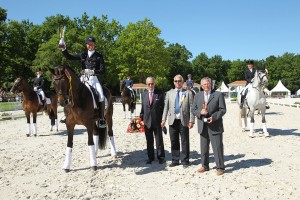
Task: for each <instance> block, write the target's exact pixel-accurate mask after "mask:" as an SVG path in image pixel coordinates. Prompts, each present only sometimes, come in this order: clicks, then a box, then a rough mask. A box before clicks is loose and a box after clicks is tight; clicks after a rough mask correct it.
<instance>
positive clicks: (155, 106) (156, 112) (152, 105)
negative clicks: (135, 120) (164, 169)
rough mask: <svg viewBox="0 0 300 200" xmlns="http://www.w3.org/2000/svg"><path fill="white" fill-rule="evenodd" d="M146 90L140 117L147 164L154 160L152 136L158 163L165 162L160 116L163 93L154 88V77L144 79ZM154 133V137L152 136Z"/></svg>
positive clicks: (162, 107)
mask: <svg viewBox="0 0 300 200" xmlns="http://www.w3.org/2000/svg"><path fill="white" fill-rule="evenodd" d="M146 84H147V87H148V90H145V91H144V92H143V93H142V109H141V113H140V117H141V118H142V119H143V121H144V126H145V136H146V141H147V154H148V160H147V164H151V163H152V161H153V160H154V158H155V156H154V138H155V143H156V150H157V154H156V156H157V159H158V162H159V164H163V163H164V162H165V149H164V141H163V136H162V128H161V126H160V125H161V124H160V123H161V118H162V114H163V110H164V94H163V93H162V92H161V91H159V90H157V89H155V88H154V87H155V78H154V77H148V78H147V79H146ZM153 134H154V137H153Z"/></svg>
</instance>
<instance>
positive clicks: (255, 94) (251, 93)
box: [237, 71, 270, 138]
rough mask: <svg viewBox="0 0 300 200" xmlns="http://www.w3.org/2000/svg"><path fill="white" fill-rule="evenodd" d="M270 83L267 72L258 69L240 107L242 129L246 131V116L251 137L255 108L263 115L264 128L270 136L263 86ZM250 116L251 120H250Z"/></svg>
mask: <svg viewBox="0 0 300 200" xmlns="http://www.w3.org/2000/svg"><path fill="white" fill-rule="evenodd" d="M266 83H268V78H267V76H266V73H265V72H263V71H256V72H255V75H254V79H253V83H252V87H251V86H250V87H249V89H248V93H247V95H246V98H245V101H244V106H243V108H242V109H240V115H241V120H242V131H243V132H244V131H245V129H246V116H247V118H248V121H250V122H249V137H252V138H253V137H254V134H253V132H254V112H255V110H259V111H260V113H261V117H262V130H263V133H264V135H265V137H269V136H270V135H269V133H268V131H267V127H266V119H265V113H266V97H265V95H264V93H263V89H262V88H263V86H264V85H265V84H266ZM237 100H238V104H239V105H240V102H241V94H240V92H239V94H238V97H237ZM246 108H248V113H247V115H246V110H247V109H246ZM249 118H250V120H249Z"/></svg>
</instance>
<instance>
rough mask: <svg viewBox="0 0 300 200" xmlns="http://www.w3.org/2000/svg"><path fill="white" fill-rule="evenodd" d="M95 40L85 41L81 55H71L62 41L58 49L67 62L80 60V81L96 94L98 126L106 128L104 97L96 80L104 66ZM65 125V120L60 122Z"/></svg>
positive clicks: (90, 38)
mask: <svg viewBox="0 0 300 200" xmlns="http://www.w3.org/2000/svg"><path fill="white" fill-rule="evenodd" d="M95 44H96V40H95V38H94V37H92V36H88V37H87V38H86V40H85V45H86V50H85V51H84V52H82V53H78V54H73V55H71V54H70V53H69V52H68V50H67V48H66V43H65V41H64V40H62V41H60V44H59V47H60V48H61V49H62V54H63V55H64V57H65V58H67V59H68V60H80V61H81V69H82V71H83V72H84V74H83V75H82V76H81V78H80V80H81V81H82V82H87V83H88V84H89V85H91V86H92V87H93V88H95V89H96V91H97V92H98V97H99V98H98V106H99V108H100V109H99V110H100V119H99V124H100V126H101V127H105V126H106V120H105V118H104V110H105V102H107V100H105V96H104V94H103V89H102V86H101V84H100V81H99V79H98V77H97V76H98V75H100V74H104V73H105V64H104V59H103V56H102V54H100V53H99V52H97V51H96V50H95ZM61 122H63V123H65V122H66V121H65V119H63V120H61Z"/></svg>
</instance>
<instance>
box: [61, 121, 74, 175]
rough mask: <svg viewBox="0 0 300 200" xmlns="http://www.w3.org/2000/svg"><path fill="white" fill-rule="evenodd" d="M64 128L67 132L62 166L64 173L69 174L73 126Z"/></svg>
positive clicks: (68, 125)
mask: <svg viewBox="0 0 300 200" xmlns="http://www.w3.org/2000/svg"><path fill="white" fill-rule="evenodd" d="M66 126H67V131H68V142H67V148H66V158H65V162H64V165H63V169H64V170H65V172H69V171H70V168H71V162H72V148H73V135H74V127H75V124H66Z"/></svg>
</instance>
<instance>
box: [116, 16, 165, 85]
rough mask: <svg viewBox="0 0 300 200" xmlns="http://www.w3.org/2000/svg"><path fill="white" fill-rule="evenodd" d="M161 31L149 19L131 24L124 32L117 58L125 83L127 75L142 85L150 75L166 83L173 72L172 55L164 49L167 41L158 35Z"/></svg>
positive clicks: (120, 38) (119, 70)
mask: <svg viewBox="0 0 300 200" xmlns="http://www.w3.org/2000/svg"><path fill="white" fill-rule="evenodd" d="M160 33H161V31H160V29H158V28H157V27H155V26H154V25H153V23H152V22H151V21H150V20H149V19H144V20H143V21H138V22H137V23H135V24H134V23H129V24H128V25H127V26H126V27H125V28H124V30H123V31H122V32H121V33H120V36H119V37H118V39H117V41H116V44H117V49H116V51H115V54H114V55H115V56H116V58H117V59H118V64H117V71H118V75H119V79H120V80H122V79H124V77H125V76H126V75H127V74H131V76H132V79H133V80H135V81H138V82H145V79H146V77H147V76H149V75H152V76H155V77H156V78H157V77H160V79H157V84H158V85H159V81H160V80H161V81H163V80H164V79H165V77H166V75H167V73H168V72H169V56H168V52H167V51H166V49H165V48H164V46H165V44H166V43H165V41H164V40H163V39H161V38H159V37H158V36H159V35H160Z"/></svg>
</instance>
